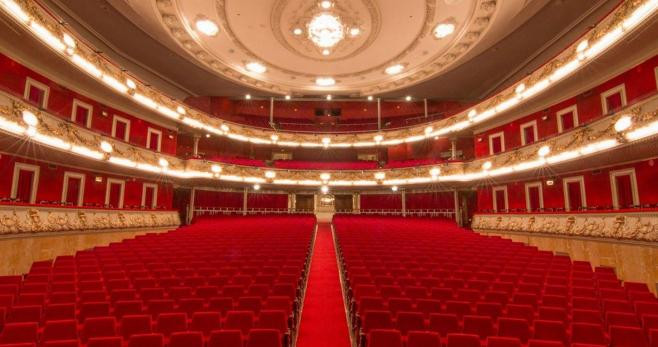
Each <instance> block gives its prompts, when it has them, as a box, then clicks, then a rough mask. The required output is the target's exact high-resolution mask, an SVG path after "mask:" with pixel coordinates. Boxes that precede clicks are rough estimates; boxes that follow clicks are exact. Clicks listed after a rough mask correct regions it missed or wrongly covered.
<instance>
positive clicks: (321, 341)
mask: <svg viewBox="0 0 658 347" xmlns="http://www.w3.org/2000/svg"><path fill="white" fill-rule="evenodd" d="M324 346H327V347H330V346H331V347H349V346H350V337H349V333H348V331H347V320H346V319H345V306H344V305H343V294H342V292H341V289H340V279H339V278H338V265H337V263H336V251H335V249H334V242H333V238H332V236H331V226H330V225H329V224H319V225H318V232H317V235H316V238H315V249H314V251H313V258H312V260H311V272H310V276H309V280H308V286H307V288H306V298H305V299H304V309H303V311H302V322H301V325H300V330H299V337H298V339H297V347H324Z"/></svg>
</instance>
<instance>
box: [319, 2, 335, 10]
mask: <svg viewBox="0 0 658 347" xmlns="http://www.w3.org/2000/svg"><path fill="white" fill-rule="evenodd" d="M332 5H333V3H332V2H331V1H328V0H325V1H321V2H320V7H322V8H324V9H325V10H327V9H329V8H331V6H332Z"/></svg>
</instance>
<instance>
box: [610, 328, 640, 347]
mask: <svg viewBox="0 0 658 347" xmlns="http://www.w3.org/2000/svg"><path fill="white" fill-rule="evenodd" d="M610 346H611V347H649V341H648V340H647V335H646V334H645V332H644V330H642V329H641V328H637V327H627V326H617V325H612V326H610Z"/></svg>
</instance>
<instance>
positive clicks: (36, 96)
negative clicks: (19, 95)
mask: <svg viewBox="0 0 658 347" xmlns="http://www.w3.org/2000/svg"><path fill="white" fill-rule="evenodd" d="M45 97H46V93H45V92H44V91H43V90H41V89H39V88H37V87H35V86H31V87H30V91H29V94H28V100H30V101H32V102H33V103H35V104H37V105H39V106H42V105H43V99H44V98H45Z"/></svg>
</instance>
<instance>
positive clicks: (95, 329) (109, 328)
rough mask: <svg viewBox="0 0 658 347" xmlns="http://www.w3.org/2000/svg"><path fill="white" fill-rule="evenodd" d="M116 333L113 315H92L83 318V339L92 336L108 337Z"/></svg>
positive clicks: (85, 339)
mask: <svg viewBox="0 0 658 347" xmlns="http://www.w3.org/2000/svg"><path fill="white" fill-rule="evenodd" d="M115 335H116V321H115V319H114V317H92V318H87V319H85V322H84V324H83V326H82V338H83V341H87V340H88V339H89V338H92V337H108V336H115Z"/></svg>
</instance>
